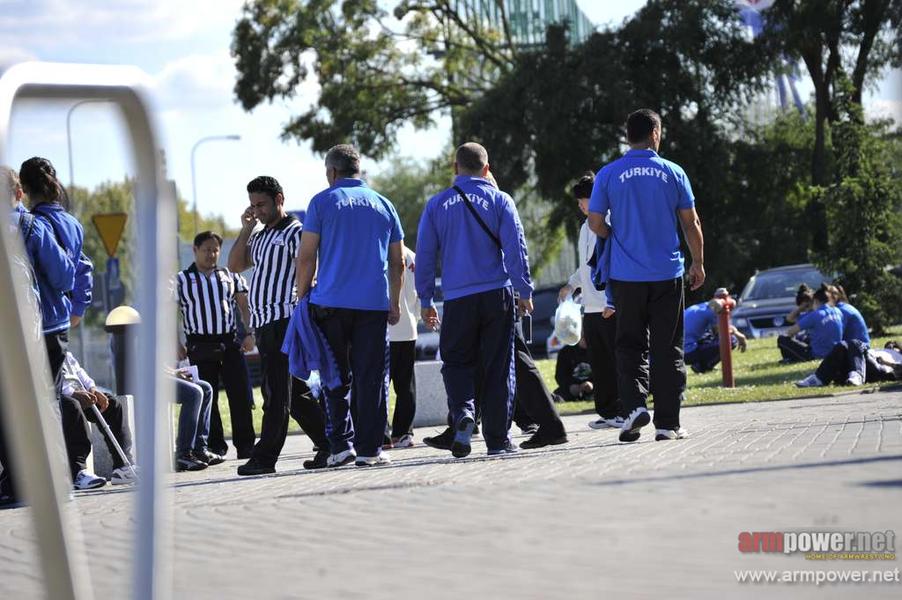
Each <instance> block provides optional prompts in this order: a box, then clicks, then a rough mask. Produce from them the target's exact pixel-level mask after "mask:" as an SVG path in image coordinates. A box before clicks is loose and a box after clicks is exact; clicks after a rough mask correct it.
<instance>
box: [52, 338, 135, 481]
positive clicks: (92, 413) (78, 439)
mask: <svg viewBox="0 0 902 600" xmlns="http://www.w3.org/2000/svg"><path fill="white" fill-rule="evenodd" d="M60 416H61V417H62V422H63V437H64V438H65V442H66V453H67V454H68V457H69V467H70V469H71V471H72V482H73V484H74V486H75V489H77V490H87V489H94V488H98V487H103V486H104V485H106V480H105V479H104V478H103V477H98V476H97V475H95V474H94V473H92V472H90V471H88V470H87V468H86V466H85V465H86V461H87V458H88V454H90V452H91V437H90V430H89V429H88V422H91V423H96V424H98V425H100V427H101V429H103V431H104V439H105V440H106V444H107V448H108V449H109V451H110V456H112V458H113V473H112V475H111V477H110V482H111V483H112V484H113V485H118V484H126V483H134V482H135V481H137V479H138V473H137V467H135V466H133V464H134V458H133V457H132V432H131V430H130V429H129V427H128V421H127V419H126V418H125V411H124V410H123V406H122V401H121V399H120V398H119V397H117V396H114V395H110V394H104V393H103V392H101V391H100V390H98V389H97V386H96V385H95V383H94V380H93V379H91V376H90V375H88V373H87V372H86V371H85V370H84V369H83V368H82V367H81V365H79V364H78V361H77V360H76V359H75V357H74V356H72V353H71V352H67V353H66V358H65V360H64V361H63V366H62V369H61V370H60Z"/></svg>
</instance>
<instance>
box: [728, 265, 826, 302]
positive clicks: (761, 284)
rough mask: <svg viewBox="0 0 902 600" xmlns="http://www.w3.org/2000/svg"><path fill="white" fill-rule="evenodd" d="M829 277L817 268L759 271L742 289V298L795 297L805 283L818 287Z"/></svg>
mask: <svg viewBox="0 0 902 600" xmlns="http://www.w3.org/2000/svg"><path fill="white" fill-rule="evenodd" d="M824 281H827V278H826V277H824V275H823V274H821V272H820V271H818V270H817V269H813V268H812V269H806V270H802V269H793V270H791V271H764V272H762V273H758V274H757V275H755V276H754V277H753V278H752V279H751V280H749V282H748V284H746V286H745V289H744V290H742V296H740V300H742V301H746V300H773V299H776V298H795V295H796V291H798V289H799V286H800V285H802V284H803V283H806V284H808V285H809V286H810V287H812V288H817V287H818V286H820V285H821V283H822V282H824Z"/></svg>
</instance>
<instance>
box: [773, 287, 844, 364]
mask: <svg viewBox="0 0 902 600" xmlns="http://www.w3.org/2000/svg"><path fill="white" fill-rule="evenodd" d="M802 331H804V332H806V333H807V334H808V337H807V341H805V340H800V339H798V338H797V336H796V334H798V333H800V332H802ZM842 339H843V317H842V313H841V312H840V310H839V309H838V308H836V307H835V306H833V305H832V298H831V297H830V292H829V291H828V289H827V286H826V284H824V285H821V287H819V288H818V289H817V290H815V292H814V294H813V297H812V304H811V310H810V311H808V312H806V313H805V314H803V315H802V316H800V317H799V320H798V321H797V322H796V324H795V325H793V326H792V327H790V328H789V330H788V331H787V332H786V334H785V335H781V336H779V337H778V338H777V347H778V348H779V349H780V354H782V355H783V361H782V362H784V363H794V362H805V361H809V360H814V359H815V358H825V357H826V356H827V355H828V354H830V351H831V350H833V346H834V345H836V344H838V343H839V342H841V341H842Z"/></svg>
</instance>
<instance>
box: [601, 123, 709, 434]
mask: <svg viewBox="0 0 902 600" xmlns="http://www.w3.org/2000/svg"><path fill="white" fill-rule="evenodd" d="M626 137H627V141H628V142H629V145H630V150H629V151H627V153H626V154H625V155H624V156H623V157H621V158H619V159H618V160H615V161H614V162H612V163H609V164H608V165H606V166H605V167H604V168H603V169H602V170H601V171H600V172H599V173H598V175H597V176H596V178H595V185H594V186H593V189H592V196H591V198H590V199H589V228H590V229H591V230H592V231H594V232H595V233H596V234H597V235H599V236H601V237H603V238H608V237H609V236H610V241H611V265H610V282H609V285H610V286H611V290H612V292H613V294H614V301H615V302H616V305H617V335H616V354H617V370H618V378H619V385H618V388H619V392H620V400H621V402H622V403H623V408H624V411H625V412H626V413H627V415H628V416H627V418H626V420H625V421H624V423H623V426H622V428H621V430H620V441H621V442H635V441H636V440H638V439H639V435H640V430H641V429H642V427H644V426H646V425H648V424H649V423H650V422H651V416H650V415H649V414H648V409H647V407H646V400H647V399H648V394H649V391H651V393H652V394H653V395H654V397H655V416H654V423H655V428H656V430H657V431H656V434H655V439H656V440H659V441H660V440H675V439H680V438H684V437H686V431H685V430H684V429H683V428H682V427H681V426H680V404H681V402H682V399H683V393H684V392H685V391H686V365H685V363H684V361H683V308H684V301H683V273H684V268H683V254H682V252H680V239H679V236H678V235H677V221H679V224H680V226H681V227H682V229H683V233H684V235H685V237H686V242H687V243H688V245H689V250H690V252H691V254H692V265H691V266H690V267H689V285H690V286H691V289H693V290H696V289H698V288H700V287H701V286H702V284H704V282H705V267H704V262H705V258H704V239H703V237H702V226H701V222H700V221H699V218H698V215H697V214H696V212H695V197H694V196H693V194H692V187H691V186H690V185H689V178H688V177H687V176H686V173H685V172H684V171H683V169H682V168H681V167H680V166H679V165H677V164H676V163H673V162H670V161H669V160H665V159H663V158H661V157H660V156H658V148H659V147H660V144H661V117H659V116H658V114H657V113H655V112H654V111H651V110H648V109H642V110H637V111H636V112H634V113H632V114H631V115H630V116H629V118H628V119H627V122H626ZM608 211H610V216H611V221H610V227H609V226H608V225H607V224H606V223H605V214H606V213H607V212H608ZM649 358H650V364H651V373H649ZM649 376H650V377H649ZM649 379H650V381H651V386H650V388H651V389H649Z"/></svg>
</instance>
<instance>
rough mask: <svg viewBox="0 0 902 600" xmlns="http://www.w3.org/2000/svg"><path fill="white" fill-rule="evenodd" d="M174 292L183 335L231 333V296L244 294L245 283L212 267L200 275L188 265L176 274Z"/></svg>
mask: <svg viewBox="0 0 902 600" xmlns="http://www.w3.org/2000/svg"><path fill="white" fill-rule="evenodd" d="M174 291H175V295H176V299H177V300H178V303H179V310H180V311H181V313H182V325H183V327H184V329H185V335H226V334H231V333H234V332H235V330H236V328H237V325H236V323H235V308H234V307H235V303H234V298H235V294H246V293H247V283H246V282H245V280H244V277H242V276H241V274H240V273H232V272H231V271H229V270H228V269H223V268H221V267H216V268H215V269H213V271H211V272H210V274H209V275H204V274H203V273H201V272H200V271H199V270H198V268H197V265H196V264H192V265H191V266H190V267H188V268H187V269H185V270H184V271H179V273H178V275H176V280H175V290H174Z"/></svg>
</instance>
